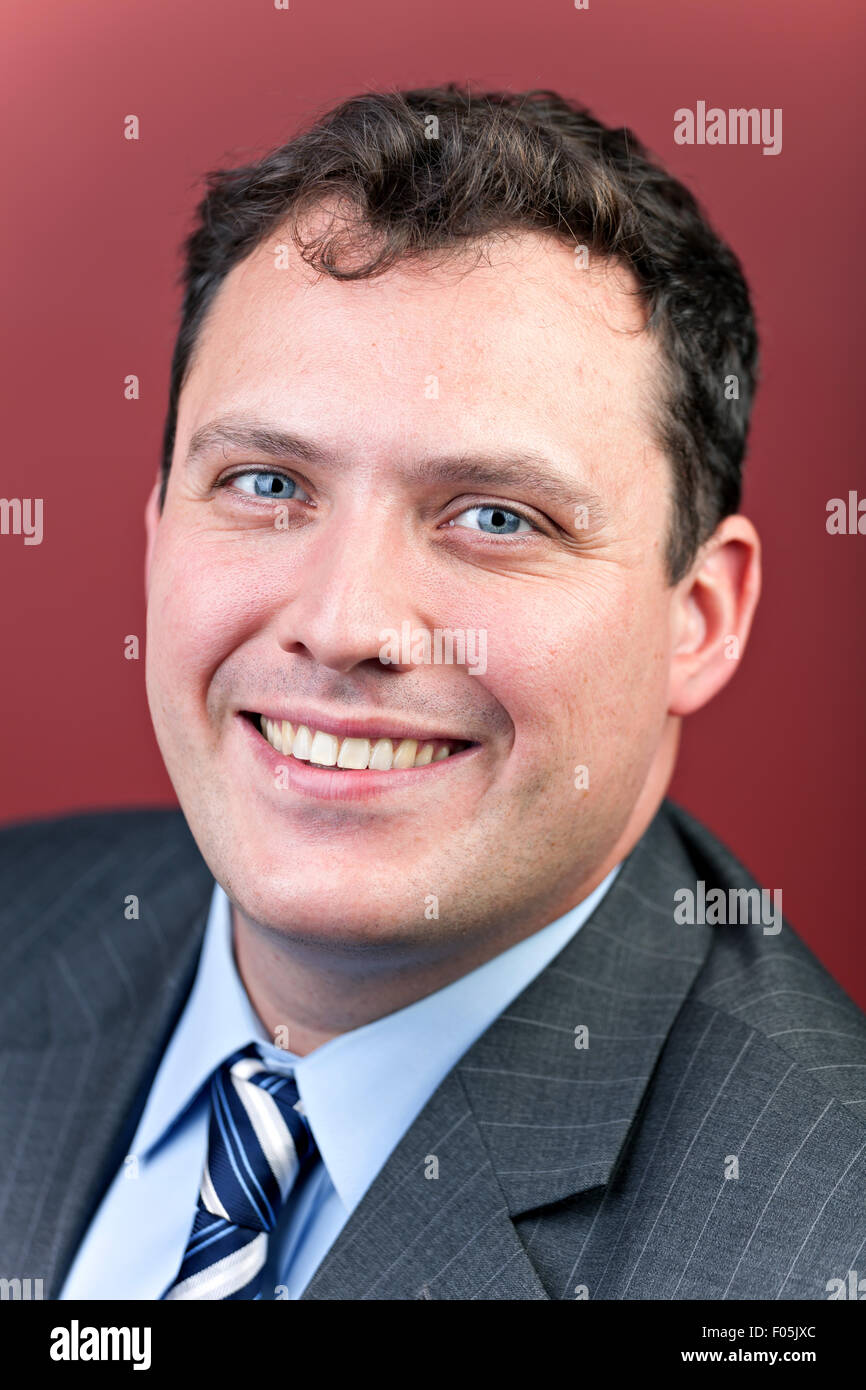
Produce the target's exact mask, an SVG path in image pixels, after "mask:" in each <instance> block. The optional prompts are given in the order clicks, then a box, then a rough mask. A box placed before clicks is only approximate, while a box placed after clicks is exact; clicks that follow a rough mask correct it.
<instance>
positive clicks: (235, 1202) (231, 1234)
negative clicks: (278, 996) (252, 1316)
mask: <svg viewBox="0 0 866 1390" xmlns="http://www.w3.org/2000/svg"><path fill="white" fill-rule="evenodd" d="M299 1106H300V1101H299V1098H298V1088H297V1086H296V1085H295V1082H294V1078H293V1077H289V1076H282V1075H279V1074H278V1073H276V1072H273V1071H269V1070H268V1068H267V1067H266V1065H265V1063H264V1062H263V1061H262V1060H261V1058H260V1056H259V1054H258V1052H257V1050H256V1048H255V1045H254V1044H250V1045H249V1046H248V1047H245V1048H243V1049H241V1050H240V1051H239V1052H235V1053H233V1054H232V1055H231V1057H229V1058H227V1059H226V1061H225V1062H223V1064H222V1066H221V1067H219V1069H218V1070H217V1071H216V1072H215V1073H214V1075H213V1078H212V1080H211V1116H210V1132H209V1136H208V1152H207V1159H206V1161H205V1166H204V1172H203V1173H202V1179H201V1187H200V1190H199V1196H198V1208H197V1211H196V1215H195V1220H194V1221H193V1226H192V1231H191V1232H190V1235H189V1239H188V1241H187V1244H186V1251H185V1252H184V1257H183V1262H182V1264H181V1266H180V1270H179V1271H178V1274H177V1276H176V1278H175V1280H174V1282H173V1283H172V1284H171V1286H170V1287H169V1288H168V1289H167V1290H166V1292H165V1293H164V1294H163V1298H164V1299H260V1298H261V1297H262V1276H263V1272H264V1266H265V1261H266V1258H267V1253H268V1233H269V1232H270V1231H272V1230H273V1229H274V1226H275V1225H276V1223H277V1217H278V1216H279V1213H280V1210H281V1208H282V1205H283V1203H284V1202H285V1200H286V1197H287V1196H288V1194H289V1192H290V1191H291V1189H292V1186H293V1185H294V1183H295V1180H296V1178H297V1176H298V1173H299V1172H300V1170H301V1168H302V1166H304V1165H305V1164H308V1162H312V1161H313V1160H314V1158H315V1157H316V1156H317V1154H318V1150H317V1149H316V1143H315V1140H314V1139H313V1136H312V1134H311V1133H310V1130H309V1128H308V1127H307V1124H306V1121H305V1120H304V1119H303V1117H302V1115H301V1113H300V1111H299V1109H298V1107H299Z"/></svg>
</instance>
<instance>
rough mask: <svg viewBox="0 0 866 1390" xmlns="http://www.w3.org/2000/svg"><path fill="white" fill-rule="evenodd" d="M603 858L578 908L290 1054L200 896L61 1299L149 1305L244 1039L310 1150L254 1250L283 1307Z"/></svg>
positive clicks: (525, 977)
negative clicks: (293, 1106)
mask: <svg viewBox="0 0 866 1390" xmlns="http://www.w3.org/2000/svg"><path fill="white" fill-rule="evenodd" d="M619 867H620V866H619V865H617V867H616V868H615V869H613V870H612V871H611V872H610V873H609V874H608V876H607V878H606V879H604V881H603V882H602V883H600V884H599V886H598V887H597V888H596V889H595V891H594V892H593V893H591V894H590V895H589V897H587V898H585V899H584V901H583V902H582V903H579V904H578V905H577V906H576V907H574V908H572V909H571V910H570V911H569V912H567V913H566V914H565V915H564V916H563V917H560V918H558V919H557V921H555V922H551V923H550V924H549V925H548V926H546V927H543V928H542V929H541V930H540V931H538V932H535V934H534V935H532V936H530V937H527V938H526V940H524V941H520V942H518V943H517V945H516V946H511V947H510V948H509V949H508V950H507V951H503V952H502V953H501V954H500V955H498V956H494V957H493V959H492V960H489V961H486V962H485V963H484V964H483V965H480V966H479V967H478V968H477V969H476V970H473V971H471V972H470V973H469V974H468V975H464V976H462V978H461V979H459V980H455V981H454V982H453V983H452V984H450V985H446V986H445V987H444V988H443V989H440V990H437V991H436V992H435V994H430V995H427V997H426V998H424V999H419V1000H418V1001H417V1002H416V1003H414V1004H410V1005H408V1007H407V1008H405V1009H399V1010H398V1011H397V1012H396V1013H391V1014H387V1015H386V1016H385V1017H384V1018H379V1019H376V1020H375V1021H374V1022H373V1023H368V1024H365V1025H364V1027H362V1028H355V1029H353V1030H352V1031H351V1032H349V1033H342V1034H340V1035H339V1036H338V1037H335V1038H332V1039H331V1040H330V1041H329V1042H326V1043H323V1044H322V1046H321V1047H317V1048H316V1049H315V1050H314V1051H313V1052H310V1053H309V1054H308V1055H307V1056H306V1057H298V1056H297V1055H296V1054H295V1053H293V1052H290V1051H288V1050H287V1049H286V1048H280V1047H276V1046H275V1045H274V1044H273V1042H272V1041H271V1039H270V1038H269V1037H268V1035H267V1033H266V1032H265V1031H264V1028H263V1025H262V1023H261V1021H260V1020H259V1018H258V1015H257V1014H256V1013H255V1011H254V1009H253V1007H252V1005H251V1003H250V1000H249V996H248V995H247V993H246V990H245V988H244V985H243V983H242V981H241V978H240V976H239V974H238V970H237V966H236V965H235V960H234V952H233V948H232V927H231V907H230V904H229V901H228V899H227V897H226V895H225V893H224V892H223V890H222V889H221V888H220V886H219V884H216V885H215V887H214V892H213V898H212V900H211V908H210V914H209V916H208V922H207V926H206V928H205V934H204V940H203V943H202V951H201V955H200V957H199V963H198V968H197V971H196V977H195V980H194V982H193V987H192V990H191V992H190V996H189V998H188V1000H187V1003H186V1006H185V1008H184V1010H183V1013H182V1014H181V1017H180V1018H179V1020H178V1023H177V1026H176V1028H175V1030H174V1033H173V1034H172V1037H171V1040H170V1042H169V1044H168V1046H167V1048H166V1050H165V1053H164V1055H163V1058H162V1062H161V1063H160V1066H159V1069H158V1071H157V1073H156V1076H155V1077H154V1080H153V1084H152V1086H151V1088H150V1093H149V1095H148V1098H147V1101H146V1103H145V1107H144V1110H143V1112H142V1115H141V1120H140V1122H139V1125H138V1129H137V1130H136V1133H135V1137H134V1139H133V1142H132V1147H131V1151H130V1154H129V1155H128V1156H127V1157H126V1159H125V1160H124V1162H123V1163H122V1164H121V1166H120V1169H119V1170H118V1172H117V1174H116V1175H115V1177H114V1180H113V1182H112V1184H111V1186H110V1187H109V1189H108V1191H107V1192H106V1194H105V1197H104V1198H103V1200H102V1203H101V1204H100V1206H99V1208H98V1210H97V1212H96V1214H95V1216H94V1218H93V1220H92V1221H91V1223H90V1226H89V1228H88V1230H87V1232H86V1234H85V1237H84V1240H83V1241H82V1243H81V1245H80V1246H79V1249H78V1252H77V1254H76V1257H75V1260H74V1261H73V1264H72V1267H71V1269H70V1271H69V1274H68V1276H67V1278H66V1281H65V1283H64V1286H63V1288H62V1290H61V1292H60V1298H61V1299H74V1298H85V1299H91V1298H92V1299H98V1298H106V1299H149V1300H152V1299H159V1298H161V1296H162V1294H163V1293H164V1292H165V1290H166V1289H167V1288H168V1286H169V1285H170V1284H171V1283H172V1282H173V1280H174V1278H175V1276H176V1274H177V1271H178V1269H179V1268H180V1263H181V1259H182V1257H183V1253H184V1250H185V1248H186V1242H187V1237H188V1236H189V1232H190V1228H191V1225H192V1220H193V1216H194V1214H195V1209H196V1201H197V1198H198V1190H199V1182H200V1179H201V1173H202V1169H203V1167H204V1161H205V1156H206V1153H207V1139H208V1126H209V1118H210V1088H209V1085H208V1082H209V1080H210V1077H211V1076H212V1074H213V1072H214V1071H215V1069H216V1068H217V1067H218V1066H219V1065H220V1063H221V1062H223V1061H224V1060H225V1059H226V1057H228V1056H229V1055H230V1054H231V1053H232V1052H234V1051H236V1050H237V1049H238V1048H241V1047H244V1046H246V1045H247V1044H248V1043H250V1042H255V1043H256V1044H258V1046H259V1048H260V1051H261V1054H262V1057H263V1058H264V1060H265V1061H266V1062H267V1063H269V1064H270V1065H272V1066H273V1068H274V1070H275V1071H282V1072H287V1071H288V1072H291V1073H293V1074H294V1077H295V1080H296V1083H297V1086H298V1092H299V1094H300V1098H301V1101H302V1103H303V1106H304V1112H305V1114H306V1117H307V1120H308V1122H309V1124H310V1127H311V1129H312V1132H313V1134H314V1136H315V1139H316V1143H317V1145H318V1148H319V1153H320V1155H321V1161H317V1162H316V1164H315V1165H314V1167H312V1168H311V1170H310V1172H309V1175H308V1177H307V1178H306V1179H305V1180H303V1181H302V1182H301V1183H300V1184H299V1185H298V1186H297V1187H296V1188H295V1190H294V1191H293V1192H292V1193H291V1194H290V1196H289V1199H288V1201H287V1202H286V1204H285V1207H284V1209H283V1212H282V1214H281V1219H280V1222H279V1224H278V1226H277V1227H276V1229H275V1231H274V1232H273V1235H272V1237H271V1241H270V1254H269V1260H268V1265H267V1266H266V1272H265V1288H266V1291H265V1293H264V1295H263V1296H264V1297H265V1298H268V1296H269V1295H268V1292H267V1290H268V1289H269V1288H273V1289H274V1294H273V1295H271V1297H275V1298H289V1299H295V1298H299V1297H300V1295H301V1294H302V1293H303V1291H304V1289H305V1288H306V1286H307V1284H308V1283H309V1281H310V1279H311V1278H312V1277H313V1275H314V1273H315V1272H316V1269H317V1268H318V1266H319V1264H320V1262H321V1260H322V1258H323V1256H324V1255H325V1254H326V1252H327V1251H328V1249H329V1248H330V1246H331V1245H332V1244H333V1242H334V1240H335V1239H336V1237H337V1236H338V1235H339V1233H340V1231H341V1229H342V1227H343V1226H344V1225H345V1223H346V1221H348V1219H349V1216H350V1215H351V1213H352V1211H353V1210H354V1209H355V1207H356V1206H357V1205H358V1203H359V1202H360V1200H361V1198H362V1197H363V1195H364V1193H365V1192H366V1190H367V1188H368V1187H369V1186H370V1184H371V1183H372V1181H373V1179H374V1178H375V1177H376V1174H377V1173H378V1172H379V1171H380V1169H381V1168H382V1167H383V1166H384V1164H385V1161H386V1159H387V1158H388V1156H389V1154H390V1153H391V1152H392V1151H393V1150H394V1149H395V1148H396V1147H397V1144H398V1143H399V1141H400V1140H401V1139H402V1137H403V1135H404V1134H405V1133H406V1131H407V1130H408V1128H409V1126H410V1125H411V1124H412V1121H413V1120H414V1119H415V1117H416V1116H417V1115H418V1114H419V1113H420V1111H421V1110H422V1109H423V1108H424V1106H425V1105H426V1103H427V1101H428V1100H429V1099H430V1097H431V1096H432V1094H433V1092H434V1091H435V1090H436V1088H437V1086H438V1085H439V1084H440V1082H441V1081H442V1080H443V1079H444V1077H445V1076H446V1075H447V1074H448V1072H449V1071H450V1070H451V1068H452V1067H453V1066H454V1065H455V1063H456V1062H457V1061H458V1060H459V1059H460V1058H461V1057H462V1056H463V1054H464V1052H466V1051H467V1049H468V1048H469V1047H471V1045H472V1044H473V1043H474V1042H475V1041H476V1039H477V1038H479V1037H480V1036H481V1034H482V1033H483V1032H484V1031H485V1030H486V1029H487V1028H488V1027H489V1026H490V1024H491V1023H493V1021H494V1019H495V1018H496V1017H497V1016H498V1015H499V1014H500V1013H502V1012H503V1010H504V1009H506V1008H507V1007H508V1005H509V1004H510V1003H511V1001H512V1000H513V999H515V998H516V997H517V995H518V994H520V993H521V991H522V990H523V989H525V988H526V986H527V985H528V984H529V983H530V982H531V981H532V980H533V979H534V978H535V977H536V975H538V974H540V973H541V971H542V970H543V969H544V967H545V966H546V965H548V964H549V963H550V961H551V960H553V958H554V956H556V955H557V954H558V953H559V952H560V951H561V950H562V948H563V947H564V946H565V945H566V943H567V942H568V941H569V940H570V939H571V938H572V937H573V936H574V934H575V933H576V932H577V931H578V929H579V928H580V927H581V926H582V925H583V923H584V922H585V921H586V919H587V918H588V917H589V916H590V914H591V913H592V912H593V911H594V910H595V908H596V907H597V906H598V904H599V903H600V902H601V899H602V898H603V897H604V895H605V893H606V892H607V891H608V889H609V888H610V885H611V884H612V882H613V880H614V878H615V877H616V874H617V873H618V871H619Z"/></svg>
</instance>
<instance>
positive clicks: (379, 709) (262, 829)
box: [147, 233, 672, 952]
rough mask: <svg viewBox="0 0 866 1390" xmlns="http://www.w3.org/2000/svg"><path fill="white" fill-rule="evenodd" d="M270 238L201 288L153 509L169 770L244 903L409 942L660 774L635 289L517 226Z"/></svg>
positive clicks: (656, 502)
mask: <svg viewBox="0 0 866 1390" xmlns="http://www.w3.org/2000/svg"><path fill="white" fill-rule="evenodd" d="M280 240H281V239H280V238H270V239H269V241H268V242H267V244H266V245H265V247H264V248H262V249H260V250H259V251H258V252H256V253H255V254H254V255H252V256H251V257H250V258H249V259H248V260H247V261H245V262H244V263H243V264H241V265H240V266H237V267H236V268H235V269H234V270H233V271H232V272H231V274H230V275H229V276H228V277H227V279H226V280H225V281H224V283H223V285H222V286H221V288H220V291H219V293H218V296H217V298H216V300H215V302H214V305H213V307H212V309H211V311H210V314H209V317H208V319H207V321H206V324H205V326H204V329H203V332H202V334H201V337H200V340H199V345H198V351H197V355H196V359H195V363H194V366H193V369H192V372H191V374H190V376H189V378H188V381H187V384H186V386H185V388H184V390H183V393H182V397H181V402H180V409H179V416H178V430H177V442H176V447H175V453H174V460H173V464H172V469H171V473H170V479H169V484H168V490H167V495H166V499H165V506H164V511H163V513H162V515H161V516H159V517H158V518H157V515H156V510H155V507H154V506H153V504H152V505H151V519H150V526H151V544H150V554H149V565H148V576H149V577H148V624H147V688H148V698H149V702H150V708H151V713H152V717H153V722H154V726H155V729H156V734H157V738H158V741H159V745H160V748H161V751H162V754H163V756H164V759H165V763H166V766H167V768H168V771H169V774H170V776H171V778H172V781H173V783H174V786H175V789H176V791H177V794H178V797H179V800H180V803H181V805H182V807H183V810H184V812H185V814H186V817H187V820H188V821H189V824H190V827H191V829H192V831H193V834H194V835H195V838H196V840H197V841H198V843H199V845H200V847H201V849H202V852H203V854H204V856H205V859H206V860H207V862H208V864H209V865H210V867H211V869H212V871H213V873H214V875H215V877H216V878H217V879H218V880H219V881H220V882H221V883H222V885H223V886H224V887H225V889H226V891H227V892H228V894H229V896H230V897H231V898H232V900H233V902H234V903H235V904H236V907H237V908H238V909H239V910H240V911H241V912H242V913H243V915H244V916H245V917H246V918H247V919H249V920H250V921H253V922H256V923H260V924H263V925H265V926H267V927H269V928H272V929H276V930H278V931H280V932H282V933H284V934H287V935H290V936H294V937H296V938H297V939H298V940H299V941H300V940H305V941H307V942H321V943H328V942H330V943H332V944H333V945H334V946H337V945H340V946H344V945H345V946H348V947H349V948H350V949H351V948H352V947H354V946H356V945H363V946H365V947H367V948H371V949H372V948H375V947H377V946H381V947H384V948H391V949H396V948H406V949H410V950H416V951H419V950H423V949H428V950H430V951H431V952H432V951H435V950H436V949H440V948H443V949H447V945H448V942H449V940H453V941H456V940H457V938H458V937H461V938H465V936H466V933H472V934H474V935H475V936H476V937H477V938H478V939H481V938H483V937H484V935H485V933H488V932H490V933H492V932H495V931H497V930H499V929H500V928H501V926H502V924H504V923H507V922H514V921H516V920H518V919H519V920H520V921H521V922H523V923H524V924H525V925H526V929H527V931H528V930H529V929H534V928H536V927H538V926H541V925H543V924H544V923H545V922H548V921H551V920H553V918H554V917H556V916H558V915H560V914H561V913H563V912H565V911H566V910H567V909H568V907H570V906H572V905H573V904H574V903H575V902H577V901H578V900H579V899H580V897H582V896H583V895H584V893H585V891H586V890H587V888H588V886H592V885H594V883H595V882H597V881H598V880H599V878H600V877H601V876H602V870H604V871H606V869H607V868H609V867H610V865H611V863H612V862H615V858H614V859H611V855H612V854H613V855H615V854H616V852H617V849H618V847H620V846H621V845H622V843H623V836H624V835H625V834H626V833H627V828H628V826H629V825H630V824H631V823H632V822H633V819H634V816H635V814H636V808H637V807H639V806H640V805H641V804H642V802H643V801H644V800H645V799H646V797H647V796H648V795H650V796H651V797H655V799H656V800H657V799H658V798H659V797H660V796H661V794H662V791H663V782H664V780H665V779H666V777H667V775H668V773H669V761H670V759H669V756H668V753H667V751H666V749H667V747H668V746H669V740H667V741H666V735H667V732H668V731H669V726H670V722H671V720H670V715H669V704H670V672H671V651H672V631H671V601H672V597H671V596H672V590H671V589H670V587H669V586H668V583H667V581H666V577H665V570H664V550H665V542H666V537H667V534H668V529H669V526H670V524H671V502H670V471H669V465H668V463H667V461H666V460H665V458H664V457H663V456H662V454H661V453H660V452H659V451H658V450H657V448H656V447H655V446H654V444H653V443H652V442H651V430H650V416H651V411H652V409H653V405H654V401H655V399H656V397H657V393H658V389H659V387H658V383H659V358H658V350H657V348H656V345H655V343H654V341H653V340H652V339H651V338H650V337H649V335H647V334H646V333H642V332H640V329H641V326H642V323H643V317H642V311H641V310H640V308H639V306H638V302H637V299H636V297H635V296H634V294H633V290H634V288H635V287H634V284H633V282H631V281H630V279H629V278H628V276H627V274H626V272H624V271H622V270H617V269H614V268H612V267H596V268H595V269H587V268H579V267H576V265H575V260H574V257H573V255H572V253H571V252H570V251H569V250H568V248H565V247H563V246H560V245H559V244H558V243H556V242H554V241H552V240H548V239H547V238H544V237H542V236H541V235H536V234H533V233H527V234H524V235H520V236H517V237H514V238H512V239H511V240H510V241H508V242H499V243H498V244H497V245H494V246H492V247H490V248H489V250H488V256H487V259H486V260H483V261H481V263H480V264H478V263H476V262H477V257H476V256H475V255H474V254H473V255H472V256H471V257H470V258H469V259H466V260H465V261H461V262H455V263H451V264H450V265H449V266H448V267H439V268H435V269H434V268H430V267H414V268H406V267H403V268H400V269H396V270H394V271H391V272H389V273H388V274H386V275H385V276H382V277H379V278H376V279H373V280H362V281H358V282H354V283H352V282H347V283H339V282H337V281H334V280H332V279H330V278H329V277H322V278H321V279H316V277H314V275H313V274H312V272H311V271H310V270H309V268H308V267H306V266H304V265H303V263H301V262H300V260H299V259H297V258H294V252H292V257H293V258H292V259H290V262H289V265H288V266H287V267H286V266H282V267H280V268H277V265H276V263H275V257H274V247H275V245H276V244H277V243H278V242H279V241H280ZM285 240H287V238H283V241H285ZM437 632H438V633H439V634H440V636H439V638H438V639H437V636H436V634H437ZM446 632H449V633H450V634H451V639H450V651H449V644H448V639H447V638H446V637H445V636H443V635H442V634H444V633H446ZM425 634H426V636H425ZM461 634H462V639H461ZM461 640H462V646H461ZM437 653H438V659H437ZM449 656H450V658H451V659H450V660H449ZM262 716H264V717H265V718H266V719H267V720H269V721H272V722H271V723H268V724H264V723H263V722H262V718H261V717H262ZM283 721H285V723H284V722H283ZM289 726H291V727H289ZM263 729H264V732H263ZM303 730H309V735H307V734H305V733H304V732H303ZM275 731H276V732H275ZM268 732H270V741H269V739H268V737H267V734H268ZM284 733H285V738H286V742H285V745H284V744H283V735H284ZM299 739H300V742H299V741H298V740H299ZM274 745H276V746H274ZM290 750H292V751H290ZM443 750H447V755H446V753H445V752H444V751H443ZM413 755H414V757H413ZM419 755H420V756H419ZM335 758H336V760H337V762H336V764H335V763H334V759H335ZM371 759H372V761H373V763H374V766H370V765H369V763H370V760H371ZM392 759H394V760H395V762H394V764H393V765H391V766H389V764H390V763H391V760H392ZM413 763H414V764H415V765H413ZM341 764H342V765H341ZM581 769H583V771H581Z"/></svg>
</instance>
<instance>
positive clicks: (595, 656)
mask: <svg viewBox="0 0 866 1390" xmlns="http://www.w3.org/2000/svg"><path fill="white" fill-rule="evenodd" d="M665 611H666V610H665ZM665 611H663V607H662V605H661V603H660V602H659V601H658V597H657V596H656V595H654V594H648V593H647V592H646V590H640V589H639V587H638V586H637V585H635V586H632V591H630V592H627V591H626V586H624V585H620V586H612V588H611V589H610V590H608V591H604V590H602V589H601V586H600V585H598V584H596V585H592V586H590V585H589V584H587V586H586V588H585V589H584V590H580V589H578V588H576V587H574V586H572V587H569V589H568V590H567V591H566V590H560V589H559V587H558V586H553V588H552V589H550V588H548V587H547V586H545V587H544V592H542V586H541V585H538V586H535V585H533V586H530V588H529V589H528V591H527V593H526V595H525V601H524V602H523V603H514V602H513V601H512V602H510V603H509V605H508V607H507V608H503V609H501V610H499V609H494V610H490V611H489V612H488V614H487V617H488V622H489V633H488V669H487V675H486V676H485V678H484V684H485V686H486V687H487V688H488V690H489V691H490V693H491V694H492V695H493V696H494V698H495V699H496V700H497V701H498V702H499V704H500V705H501V706H502V707H503V708H504V709H505V710H507V712H508V715H509V717H510V720H511V723H512V726H513V730H514V734H513V738H514V747H513V750H512V752H513V756H514V757H515V758H516V759H517V760H518V762H520V763H528V762H529V761H530V760H531V761H532V762H533V763H536V764H538V765H541V764H546V766H547V768H548V769H549V768H550V766H551V764H560V763H561V764H562V765H563V766H565V764H569V765H570V763H571V762H584V763H585V762H586V761H587V760H588V759H592V760H594V761H595V762H596V764H597V765H598V766H602V765H604V766H608V767H609V766H610V764H611V763H612V762H615V761H618V760H622V759H623V758H624V757H627V756H629V755H632V756H636V757H638V758H640V757H641V756H642V751H641V750H642V748H643V744H644V742H645V741H646V742H647V743H648V744H649V743H651V742H652V740H653V739H654V738H656V737H657V735H658V729H659V726H660V724H661V722H662V721H663V718H664V713H665V708H666V706H665V693H666V690H667V667H666V661H665V644H666V640H667V627H666V617H665Z"/></svg>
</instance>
